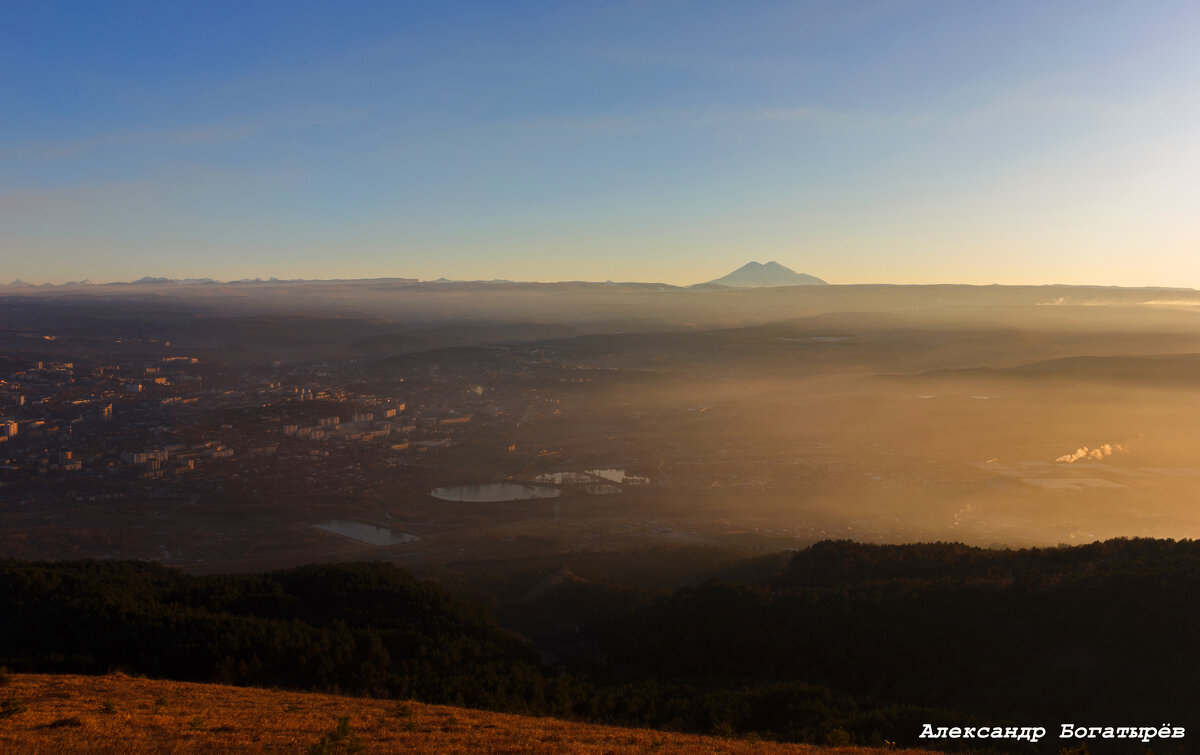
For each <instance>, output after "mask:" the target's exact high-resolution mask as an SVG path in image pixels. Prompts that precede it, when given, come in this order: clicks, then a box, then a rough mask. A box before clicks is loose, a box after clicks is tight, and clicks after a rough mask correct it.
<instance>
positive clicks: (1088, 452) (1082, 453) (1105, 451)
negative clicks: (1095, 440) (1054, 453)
mask: <svg viewBox="0 0 1200 755" xmlns="http://www.w3.org/2000/svg"><path fill="white" fill-rule="evenodd" d="M1128 450H1129V449H1127V448H1125V446H1122V445H1121V444H1120V443H1105V444H1104V445H1102V446H1096V447H1095V448H1088V447H1087V446H1080V447H1079V448H1077V449H1075V453H1072V454H1064V455H1062V456H1060V457H1058V458H1057V459H1055V461H1056V462H1065V463H1067V464H1074V463H1075V462H1077V461H1079V460H1080V459H1087V460H1088V461H1100V460H1102V459H1103V458H1104V457H1105V456H1112V455H1113V454H1114V453H1126V452H1127V451H1128Z"/></svg>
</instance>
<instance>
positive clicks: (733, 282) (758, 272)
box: [700, 262, 829, 288]
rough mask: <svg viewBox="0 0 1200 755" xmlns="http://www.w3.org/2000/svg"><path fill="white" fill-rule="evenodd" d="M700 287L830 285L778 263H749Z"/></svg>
mask: <svg viewBox="0 0 1200 755" xmlns="http://www.w3.org/2000/svg"><path fill="white" fill-rule="evenodd" d="M700 285H702V286H728V287H730V288H762V287H766V286H826V285H829V284H827V283H826V282H825V281H823V280H821V279H820V278H817V277H815V276H812V275H806V274H804V273H797V272H796V271H795V270H790V269H788V268H786V267H784V266H783V265H781V264H779V263H778V262H768V263H766V264H765V265H763V264H759V263H758V262H747V263H746V264H744V265H742V266H741V267H739V268H738V269H737V270H734V271H733V272H732V273H730V274H729V275H726V276H724V277H722V278H717V279H716V280H712V281H709V282H708V283H702V284H700Z"/></svg>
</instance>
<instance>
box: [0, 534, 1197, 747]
mask: <svg viewBox="0 0 1200 755" xmlns="http://www.w3.org/2000/svg"><path fill="white" fill-rule="evenodd" d="M663 557H664V558H667V557H669V556H667V555H665V554H664V555H663ZM763 563H767V562H763ZM774 563H776V564H780V566H778V567H776V568H775V569H774V570H773V571H772V572H771V573H769V574H764V572H763V569H762V568H761V566H762V564H758V568H755V569H749V570H745V574H747V575H748V576H746V577H745V578H744V579H743V581H708V582H705V583H704V584H701V585H698V586H694V587H688V588H684V589H681V590H676V591H674V592H666V591H663V590H661V589H658V590H641V589H637V588H632V587H627V586H621V585H617V584H612V583H608V582H604V581H589V580H583V579H576V580H568V581H565V582H563V584H562V585H560V586H558V588H557V589H556V590H554V591H552V592H548V593H547V594H546V595H542V596H539V598H538V599H537V601H534V602H533V603H530V601H528V600H525V601H521V604H520V605H521V607H520V610H523V611H527V612H529V613H527V614H526V618H527V620H529V621H530V623H529V624H528V626H534V625H535V624H536V623H539V622H540V623H544V624H545V625H547V626H549V625H551V624H553V625H554V626H555V627H556V629H555V631H556V632H557V631H559V630H560V629H561V628H563V627H569V628H570V634H571V639H570V642H571V643H572V647H574V648H575V650H576V651H578V652H575V653H574V655H572V656H571V658H570V661H569V662H567V661H563V660H560V661H559V662H558V665H557V666H555V667H551V666H546V665H543V664H541V663H539V662H538V660H536V658H537V656H536V654H535V653H534V652H533V648H532V647H531V646H530V644H529V643H528V641H526V640H523V639H522V638H520V637H519V636H517V635H515V634H512V633H510V632H508V631H506V630H505V629H503V628H501V627H500V625H499V624H497V623H496V621H495V620H494V619H493V618H492V617H491V616H490V615H489V614H488V613H487V612H486V611H484V610H483V609H482V608H480V607H478V606H475V605H472V604H469V603H466V602H464V601H462V600H459V599H457V598H455V597H453V596H452V595H451V594H450V593H448V592H446V591H445V590H443V589H442V588H441V587H438V586H437V585H436V584H433V583H430V582H422V581H418V580H416V579H414V578H413V577H411V576H410V575H409V574H407V573H406V572H403V571H401V570H399V569H397V568H395V567H392V566H389V565H381V564H350V565H336V566H309V567H303V568H300V569H293V570H289V571H282V572H274V573H270V574H264V575H241V576H206V577H195V576H188V575H185V574H183V573H180V572H177V571H174V570H171V569H167V568H165V567H161V566H157V565H152V564H145V563H130V562H106V561H81V562H62V563H23V562H14V561H4V562H0V664H5V665H7V666H9V667H10V668H12V669H14V670H27V671H55V672H64V671H70V672H85V673H97V672H104V671H108V670H110V669H112V668H114V667H118V668H123V669H125V670H128V671H130V672H136V673H144V674H149V675H152V676H159V677H167V678H174V679H183V680H203V681H226V682H234V683H239V684H255V685H261V686H269V685H279V686H285V687H289V688H293V689H298V688H303V689H321V690H341V691H347V692H352V693H356V694H368V695H374V696H404V697H413V698H417V699H421V700H425V701H429V702H446V703H454V704H459V705H467V706H475V707H484V708H490V709H493V710H504V711H521V712H533V713H546V714H553V715H558V716H565V717H573V718H583V719H588V720H593V721H606V722H614V723H623V724H635V725H649V726H657V727H664V728H673V729H680V730H691V731H703V732H710V733H721V734H726V735H729V734H734V735H737V734H750V733H754V734H755V735H757V736H762V737H767V738H776V739H786V740H792V741H809V742H820V743H824V742H834V743H837V742H846V743H858V744H882V743H883V742H886V741H894V742H899V743H907V744H921V745H933V746H949V747H952V748H953V747H967V746H978V744H979V743H973V742H964V741H946V740H943V741H940V742H929V741H921V740H920V739H919V737H918V735H919V733H920V731H921V728H922V725H923V724H924V723H933V724H936V725H947V726H954V725H959V724H961V725H978V724H985V723H990V724H1005V725H1038V726H1044V727H1046V728H1047V729H1049V730H1051V731H1054V732H1056V731H1057V730H1058V727H1061V725H1062V724H1065V723H1071V724H1078V725H1088V726H1096V725H1100V726H1103V725H1110V724H1111V725H1114V726H1134V725H1136V726H1159V725H1162V724H1165V723H1169V724H1172V725H1173V726H1184V727H1187V729H1188V731H1189V732H1192V731H1196V730H1195V729H1194V728H1193V726H1194V725H1195V724H1196V722H1197V721H1198V720H1200V710H1198V706H1200V703H1197V701H1198V700H1200V652H1198V650H1200V640H1198V639H1197V638H1198V637H1200V608H1198V606H1200V544H1198V543H1196V542H1192V541H1181V542H1175V541H1169V540H1123V539H1122V540H1112V541H1108V542H1103V543H1094V544H1092V545H1087V546H1079V547H1070V548H1068V547H1060V548H1044V549H1028V550H1018V551H1011V550H984V549H979V548H971V547H967V546H963V545H959V544H945V543H935V544H924V545H898V546H876V545H862V544H858V543H851V542H823V543H818V544H816V545H814V546H812V547H811V548H808V549H806V550H804V551H800V552H798V553H796V554H795V555H794V556H793V557H792V558H791V560H790V561H788V562H786V565H783V564H784V562H780V561H775V562H774ZM726 572H727V573H728V574H730V575H732V574H737V573H739V572H738V570H737V569H729V570H726ZM514 610H516V609H514ZM530 617H532V619H531V618H530ZM535 639H536V638H535ZM543 649H544V648H543ZM543 655H544V653H543ZM564 663H565V664H566V665H563V664H564ZM1193 736H1194V735H1193ZM1185 742H1186V740H1185ZM993 744H994V743H993ZM1009 744H1013V743H1009ZM1076 744H1077V743H1076ZM1128 744H1129V743H1128V742H1123V743H1122V742H1105V741H1095V742H1091V743H1089V746H1090V747H1091V750H1092V752H1108V751H1111V752H1126V751H1129V750H1128V749H1127V745H1128ZM1106 746H1107V749H1106ZM1123 747H1125V748H1126V749H1122V748H1123ZM1046 748H1050V749H1046ZM1057 748H1058V744H1057V739H1052V740H1047V741H1046V742H1044V743H1042V745H1041V746H1039V748H1037V749H1040V750H1042V751H1047V752H1057V751H1058V749H1057ZM1114 748H1115V749H1114ZM1015 749H1017V746H1016V745H1015V744H1014V746H1013V747H1008V746H1007V745H1005V746H1003V747H1001V750H1002V751H1013V750H1015ZM1153 751H1154V752H1156V753H1163V752H1168V753H1170V752H1184V751H1186V747H1185V744H1184V743H1180V742H1176V741H1170V742H1157V743H1155V745H1154V748H1153Z"/></svg>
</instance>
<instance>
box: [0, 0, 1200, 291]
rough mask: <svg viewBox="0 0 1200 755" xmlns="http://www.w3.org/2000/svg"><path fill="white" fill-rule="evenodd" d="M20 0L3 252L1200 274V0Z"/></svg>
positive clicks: (273, 264) (458, 268)
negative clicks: (1199, 44) (1198, 49)
mask: <svg viewBox="0 0 1200 755" xmlns="http://www.w3.org/2000/svg"><path fill="white" fill-rule="evenodd" d="M5 12H6V19H5V23H4V24H3V25H0V263H2V266H3V269H2V270H0V277H4V278H6V279H12V278H22V279H25V280H29V281H33V282H42V281H52V282H62V281H67V280H77V279H82V278H90V279H92V280H94V281H110V280H129V279H133V278H137V277H141V276H143V275H165V276H171V277H205V276H207V277H214V278H219V279H236V278H243V277H257V276H262V277H269V276H276V277H281V278H293V277H304V278H329V277H380V276H406V277H419V278H426V279H427V278H436V277H440V276H445V277H450V278H459V279H489V278H509V279H514V280H572V279H583V280H606V279H612V280H660V281H666V282H671V283H685V284H686V283H694V282H698V281H703V280H708V279H711V278H715V277H717V276H719V275H722V274H724V273H726V272H728V271H729V270H732V269H733V268H735V267H738V266H740V265H741V264H743V263H744V262H746V261H748V260H751V259H757V260H760V261H766V260H769V259H774V260H778V261H779V262H781V263H783V264H785V265H787V266H789V267H792V268H794V269H796V270H800V271H803V272H809V273H812V274H814V275H819V276H821V277H823V278H826V279H827V280H830V281H831V282H839V283H861V282H893V283H922V282H963V283H992V282H998V283H1096V284H1111V285H1164V286H1187V287H1200V219H1198V218H1200V212H1198V211H1197V207H1198V206H1200V201H1198V200H1200V145H1198V144H1197V140H1196V138H1195V137H1194V134H1196V133H1200V57H1198V56H1197V55H1196V54H1195V51H1194V46H1195V44H1196V40H1197V39H1200V5H1198V4H1196V3H1195V2H1190V1H1189V2H1171V1H1169V0H1166V1H1163V2H1157V1H1156V2H1144V1H1139V2H1106V3H1095V2H1070V1H1068V2H1054V3H1046V2H1003V3H988V2H960V1H958V0H950V1H946V2H940V1H935V0H929V1H922V0H887V1H884V0H879V1H869V2H820V3H817V2H789V3H780V2H752V1H748V2H740V3H729V2H648V1H643V2H619V1H618V2H590V3H577V2H506V3H495V2H480V3H426V4H415V3H403V2H386V3H339V4H336V5H335V4H334V3H312V2H310V3H303V2H293V3H266V2H252V1H246V0H244V1H243V2H237V3H223V2H205V3H183V2H180V3H161V2H154V3H151V2H145V3H142V2H115V3H90V2H80V3H54V2H38V3H20V4H16V3H14V4H10V6H9V7H8V8H6V11H5Z"/></svg>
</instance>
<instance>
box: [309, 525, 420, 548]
mask: <svg viewBox="0 0 1200 755" xmlns="http://www.w3.org/2000/svg"><path fill="white" fill-rule="evenodd" d="M313 526H314V527H316V528H317V529H319V530H325V531H326V532H332V533H333V534H335V535H341V536H342V537H348V538H350V539H351V540H357V541H358V542H360V543H366V544H367V545H400V544H401V543H412V542H415V541H417V540H420V539H421V538H419V537H417V536H416V535H414V534H412V533H411V532H392V531H391V530H389V529H388V528H386V527H376V526H375V525H373V524H364V523H362V522H351V521H348V520H345V519H334V520H333V521H331V522H325V523H324V524H314V525H313Z"/></svg>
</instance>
